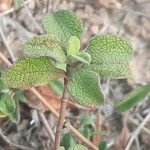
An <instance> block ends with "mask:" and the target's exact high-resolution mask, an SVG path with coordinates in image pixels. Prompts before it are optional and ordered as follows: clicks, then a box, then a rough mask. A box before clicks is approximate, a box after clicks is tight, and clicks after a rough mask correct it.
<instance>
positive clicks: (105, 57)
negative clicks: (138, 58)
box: [87, 35, 133, 78]
mask: <svg viewBox="0 0 150 150" xmlns="http://www.w3.org/2000/svg"><path fill="white" fill-rule="evenodd" d="M87 52H88V53H89V54H90V55H91V58H92V61H91V65H90V66H88V67H87V68H88V69H90V70H92V69H93V70H94V71H96V70H97V71H96V72H98V73H99V75H100V77H101V78H107V77H111V78H126V77H131V72H130V70H129V68H128V62H129V60H130V59H131V58H132V56H133V50H132V45H131V43H130V42H129V41H127V40H126V39H125V38H124V37H120V36H117V35H102V36H96V37H94V38H92V39H91V40H90V42H89V45H88V47H87Z"/></svg>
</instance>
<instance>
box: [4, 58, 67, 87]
mask: <svg viewBox="0 0 150 150" xmlns="http://www.w3.org/2000/svg"><path fill="white" fill-rule="evenodd" d="M63 75H64V71H63V70H61V69H58V68H56V67H55V66H54V65H53V64H52V63H51V60H50V58H49V57H46V56H43V57H38V58H23V59H21V60H19V61H18V62H17V63H16V64H14V65H13V66H12V68H10V69H9V70H8V71H6V72H5V73H4V74H3V75H2V80H3V82H4V83H5V84H6V85H7V86H8V87H12V88H28V87H33V86H39V85H46V84H48V82H49V81H51V80H55V79H57V78H59V77H62V76H63Z"/></svg>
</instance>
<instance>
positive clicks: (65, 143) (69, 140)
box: [61, 133, 75, 149]
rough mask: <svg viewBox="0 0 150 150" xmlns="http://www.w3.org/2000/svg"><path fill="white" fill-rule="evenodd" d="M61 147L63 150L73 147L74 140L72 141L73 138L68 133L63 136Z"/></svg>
mask: <svg viewBox="0 0 150 150" xmlns="http://www.w3.org/2000/svg"><path fill="white" fill-rule="evenodd" d="M61 145H62V146H64V147H65V149H68V148H69V147H70V146H74V145H75V140H74V138H73V136H72V135H71V134H70V133H66V134H65V135H64V136H63V139H62V144H61Z"/></svg>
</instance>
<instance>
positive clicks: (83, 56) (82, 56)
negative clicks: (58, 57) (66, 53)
mask: <svg viewBox="0 0 150 150" xmlns="http://www.w3.org/2000/svg"><path fill="white" fill-rule="evenodd" d="M72 59H73V60H76V61H79V62H82V63H84V64H90V63H91V56H90V54H88V53H86V52H80V53H78V54H77V55H74V56H72Z"/></svg>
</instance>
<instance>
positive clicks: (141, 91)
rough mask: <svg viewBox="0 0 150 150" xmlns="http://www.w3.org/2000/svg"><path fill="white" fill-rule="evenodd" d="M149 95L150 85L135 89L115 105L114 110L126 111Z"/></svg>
mask: <svg viewBox="0 0 150 150" xmlns="http://www.w3.org/2000/svg"><path fill="white" fill-rule="evenodd" d="M148 94H150V85H144V86H140V87H137V88H136V89H135V90H133V91H132V92H131V93H129V94H128V95H127V96H126V97H125V98H124V99H123V100H122V101H120V102H119V103H117V104H116V109H117V110H118V111H119V112H123V111H126V110H128V109H130V108H131V107H133V106H135V105H136V104H137V103H138V102H140V101H142V100H143V99H144V98H145V96H147V95H148Z"/></svg>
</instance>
